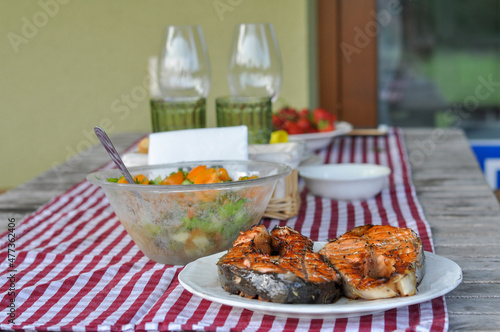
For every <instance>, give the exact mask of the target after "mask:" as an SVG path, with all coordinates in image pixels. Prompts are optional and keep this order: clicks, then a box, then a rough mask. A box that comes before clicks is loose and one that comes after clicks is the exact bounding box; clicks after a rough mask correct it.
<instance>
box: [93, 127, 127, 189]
mask: <svg viewBox="0 0 500 332" xmlns="http://www.w3.org/2000/svg"><path fill="white" fill-rule="evenodd" d="M94 132H95V134H96V136H97V138H98V139H99V141H101V143H102V145H103V146H104V148H105V149H106V152H108V155H109V157H110V158H111V160H113V162H114V163H115V165H116V166H117V167H118V169H120V171H121V172H122V174H123V176H124V177H125V179H126V180H127V182H128V183H130V184H134V183H135V181H134V179H133V178H132V176H131V175H130V173H129V172H128V169H127V167H126V166H125V164H124V163H123V161H122V158H120V155H119V154H118V152H117V151H116V149H115V147H114V146H113V143H111V140H110V139H109V137H108V135H107V134H106V132H105V131H104V130H103V129H102V128H101V127H99V126H96V127H94Z"/></svg>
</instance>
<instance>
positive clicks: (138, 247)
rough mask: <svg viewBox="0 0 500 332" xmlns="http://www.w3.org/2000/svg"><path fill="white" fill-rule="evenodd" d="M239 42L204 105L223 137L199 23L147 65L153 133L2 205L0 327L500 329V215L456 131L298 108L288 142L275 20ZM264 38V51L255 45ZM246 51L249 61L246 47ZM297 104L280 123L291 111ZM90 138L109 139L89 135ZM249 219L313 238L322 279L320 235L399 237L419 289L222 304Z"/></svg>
mask: <svg viewBox="0 0 500 332" xmlns="http://www.w3.org/2000/svg"><path fill="white" fill-rule="evenodd" d="M234 36H235V37H234V40H233V43H232V45H233V47H234V52H233V48H232V51H231V52H232V54H234V57H232V58H231V61H230V65H229V67H228V68H229V70H228V81H229V86H230V88H231V95H230V96H220V97H217V98H216V100H215V103H216V105H215V106H216V118H217V126H216V127H217V128H207V127H206V97H207V95H208V92H209V89H210V66H209V63H208V56H207V53H206V47H205V45H204V40H203V33H202V31H201V28H200V27H196V26H181V27H179V26H170V27H167V29H166V37H165V42H164V45H165V47H164V49H163V51H162V53H161V54H160V57H159V59H157V60H153V61H152V62H151V63H150V65H151V66H150V70H152V71H153V72H155V73H156V74H157V81H156V83H155V81H152V84H151V86H150V94H151V101H150V108H151V119H152V127H153V131H152V132H151V133H116V134H112V135H110V138H111V141H110V142H106V141H102V140H101V142H102V143H103V144H102V145H101V144H95V145H94V146H92V147H91V148H89V149H87V150H84V151H81V152H80V153H79V154H77V155H76V156H74V157H73V158H72V159H69V160H67V161H66V162H65V163H63V164H61V165H58V166H55V167H53V168H52V169H51V170H49V171H47V172H45V173H43V174H41V175H40V176H38V177H36V178H35V179H32V180H30V181H27V182H26V183H24V184H22V185H20V186H19V187H17V188H14V189H12V190H10V191H8V192H6V193H5V194H3V195H0V214H1V216H2V220H3V221H4V229H3V230H5V232H4V233H3V234H2V239H3V240H2V242H1V243H0V247H1V249H0V250H1V251H0V255H1V261H0V271H1V273H2V277H3V278H4V283H3V284H2V291H1V293H2V300H1V303H2V305H3V308H5V309H4V310H3V312H4V313H5V314H4V316H3V317H1V318H0V329H1V330H19V331H29V330H44V331H52V330H54V331H55V330H58V331H59V330H62V331H70V330H71V331H74V330H78V331H80V330H81V331H101V330H105V331H133V330H139V331H171V330H174V331H184V330H185V331H215V330H221V331H226V330H231V331H304V330H311V331H316V330H341V331H396V330H398V331H402V330H405V331H406V330H407V331H447V330H460V329H464V330H476V329H486V330H487V329H494V328H495V327H496V326H497V325H498V324H500V312H499V311H498V310H499V309H497V308H499V307H500V306H499V304H500V297H498V296H497V295H496V286H497V284H498V280H499V278H498V268H497V267H496V266H494V265H493V264H492V263H493V262H495V261H497V260H498V254H497V253H496V252H497V250H496V249H497V248H498V244H497V242H498V241H497V239H496V238H495V234H496V233H497V232H498V227H499V221H500V207H499V204H498V201H497V200H496V198H495V197H494V195H493V193H492V192H491V190H490V189H489V187H488V185H487V184H486V182H485V180H484V177H483V176H482V173H481V170H480V169H479V167H478V164H477V162H476V161H475V159H474V157H473V155H472V153H471V151H470V149H469V147H468V144H467V141H466V139H465V137H464V135H463V133H462V132H461V131H459V130H453V129H448V130H442V129H437V128H428V129H403V128H397V127H384V128H382V129H383V130H379V131H376V132H375V133H374V132H373V131H369V132H368V133H367V132H363V131H356V130H352V129H353V128H352V125H350V124H349V123H345V122H342V121H337V119H336V118H335V117H331V118H330V117H328V115H321V116H319V115H318V117H319V118H317V117H316V115H315V114H313V113H314V111H313V110H311V111H309V110H305V114H306V115H305V116H306V117H307V118H309V119H314V121H313V120H311V124H310V125H314V126H316V127H315V128H314V130H315V132H312V129H310V131H309V132H307V133H299V132H293V130H292V129H291V126H290V125H287V124H286V123H281V122H280V121H279V120H280V119H279V118H274V117H273V116H275V115H276V114H277V113H276V112H275V111H273V103H274V102H275V101H276V98H277V96H278V94H279V90H280V87H281V60H280V54H279V48H278V46H277V42H276V38H275V36H274V32H273V28H272V25H270V24H267V25H259V24H242V25H237V27H236V28H235V33H234ZM259 38H262V40H264V42H263V43H264V44H266V47H264V48H262V49H258V51H256V45H259V43H258V42H257V41H256V40H259ZM188 45H189V46H191V47H193V45H196V46H194V48H195V51H194V52H192V54H190V56H192V57H194V58H196V60H195V61H188V62H186V59H185V58H184V57H185V55H186V52H187V51H188V50H189V47H188ZM245 46H246V47H245ZM245 49H246V50H250V51H251V52H250V53H248V54H241V53H240V52H241V51H242V50H245ZM264 50H267V51H269V52H270V53H269V54H267V56H263V55H262V52H264ZM191 51H192V50H191ZM264 53H265V52H264ZM257 59H260V60H262V61H263V62H266V63H267V65H266V68H270V69H269V71H267V72H264V73H260V74H262V75H264V76H262V75H260V74H259V75H254V74H255V72H253V71H254V70H255V68H256V67H259V65H258V61H257ZM191 60H192V59H191ZM193 62H194V63H196V65H195V67H196V70H194V69H193V68H191V67H190V66H191V65H192V64H193ZM245 66H250V67H251V70H250V71H249V70H248V68H245ZM191 69H193V70H192V71H191V72H190V74H189V75H187V76H186V72H187V71H190V70H191ZM249 72H250V74H249ZM252 73H253V74H252ZM263 77H264V78H263ZM245 82H246V83H245ZM259 82H260V83H261V84H262V85H261V86H260V89H256V88H255V87H256V86H257V87H258V84H257V83H259ZM250 83H251V84H250ZM249 87H250V88H251V89H250V90H249ZM290 112H291V110H290V109H289V108H288V107H287V108H286V112H285V113H286V114H285V115H284V116H285V117H286V118H287V119H289V118H290V116H292V117H296V116H295V115H294V114H291V113H290ZM297 118H298V115H297ZM323 129H324V130H323ZM283 131H288V133H283ZM280 132H281V133H280ZM96 134H98V136H99V139H102V138H103V137H104V138H106V135H105V134H104V133H103V132H102V129H100V128H98V127H96ZM280 135H284V136H280ZM283 137H285V138H286V139H283ZM273 140H276V141H275V142H273ZM145 142H146V143H145ZM271 143H272V144H271ZM113 145H114V147H113ZM145 145H146V148H145V151H144V146H145ZM115 148H116V152H117V154H115V152H114V151H113V149H115ZM108 153H109V154H108ZM118 154H119V155H118ZM290 156H291V159H290V160H285V159H287V158H288V157H290ZM110 157H111V160H110ZM121 163H123V164H124V165H123V166H122V165H121ZM117 165H119V166H120V167H118V168H117V167H116V166H117ZM200 167H201V169H200ZM127 168H128V171H130V174H128V171H127ZM204 171H206V172H204ZM201 174H203V177H201ZM132 177H133V178H132ZM127 179H128V180H127ZM142 184H145V185H142ZM325 184H326V185H325ZM221 205H224V206H223V208H221ZM255 225H262V226H264V228H265V229H266V230H269V231H271V230H273V229H279V228H283V229H286V230H290V229H291V230H293V231H294V232H298V233H300V234H301V235H300V236H303V237H307V238H308V239H307V241H311V243H313V244H314V250H312V249H310V250H309V249H308V250H309V251H311V252H308V254H311V255H317V256H319V257H320V258H319V261H320V262H322V263H325V264H326V265H328V266H329V268H330V269H333V268H332V267H331V266H330V265H329V264H327V263H326V260H327V258H325V257H324V256H321V255H320V254H319V253H317V252H318V251H319V250H320V249H321V248H325V246H326V244H327V243H329V241H332V240H334V239H336V238H339V237H340V236H342V235H343V234H346V233H347V232H349V231H351V230H353V229H365V227H366V226H367V227H371V226H370V225H374V226H373V227H379V226H383V227H391V228H390V229H395V230H398V231H399V230H407V231H408V232H410V233H411V234H412V236H414V238H413V239H417V240H414V241H415V242H413V243H412V245H415V247H416V248H417V247H418V250H420V253H419V255H418V261H417V262H416V263H414V265H412V266H411V267H410V268H408V269H407V270H405V271H404V278H407V279H404V280H405V282H407V280H410V283H411V282H413V285H411V286H413V287H414V289H413V290H414V292H412V291H411V289H410V291H407V289H406V288H407V285H406V284H405V285H401V284H399V283H398V284H397V286H394V285H391V287H392V288H390V291H388V292H389V293H390V292H393V294H392V293H391V295H390V296H389V295H387V296H379V297H378V298H376V299H369V297H366V298H361V299H355V298H348V292H347V291H346V290H345V286H344V288H343V289H342V291H341V290H340V288H339V289H336V290H335V291H336V292H337V294H338V296H332V297H328V296H326V297H325V300H324V301H323V300H317V299H316V298H315V296H311V298H312V299H313V300H317V302H318V303H312V301H310V302H284V301H282V302H280V301H278V300H276V301H270V300H266V298H265V296H264V295H262V294H261V293H259V296H246V294H244V293H242V294H240V295H241V296H239V295H237V294H231V293H230V292H228V291H227V287H223V286H224V280H223V273H224V271H223V269H222V268H221V267H220V265H218V262H221V261H222V259H223V257H225V256H224V255H225V254H226V253H227V252H228V250H230V248H231V247H232V246H237V242H238V241H239V240H240V238H239V237H238V236H239V235H240V234H249V233H247V231H248V230H249V229H250V231H251V230H254V229H257V227H255V228H251V227H252V226H255ZM358 227H360V228H358ZM214 229H215V231H214ZM259 229H262V228H259ZM250 231H248V232H250ZM240 232H245V233H240ZM241 236H243V235H241ZM237 238H238V240H237ZM388 239H389V240H391V241H392V237H388ZM235 240H236V241H235ZM233 241H235V242H233ZM257 242H258V241H257V240H255V241H254V240H252V241H251V243H252V245H256V243H257ZM308 243H309V242H308ZM383 243H384V245H385V242H383ZM273 246H274V244H273ZM406 248H408V246H407V247H406ZM259 250H260V249H259ZM312 251H314V253H313V252H312ZM260 254H262V255H263V251H262V252H261V251H259V255H260ZM317 256H314V257H317ZM221 257H222V258H221ZM344 258H345V256H344ZM399 258H400V257H398V259H399ZM273 259H276V260H273V261H272V262H273V264H277V263H276V262H277V258H273ZM369 260H370V262H371V260H376V258H370V259H369ZM244 262H245V263H244V264H246V263H248V262H247V261H244ZM248 264H250V263H248ZM332 264H333V263H332ZM332 273H333V274H335V273H336V272H335V271H334V272H332ZM370 273H375V272H373V271H369V272H368V274H370ZM377 273H378V272H377ZM263 274H264V275H265V273H263ZM393 275H397V276H398V277H399V275H398V274H397V273H396V272H394V273H393V274H392V275H391V276H390V277H384V278H381V277H377V278H378V280H382V279H383V280H384V281H385V282H389V281H391V280H392V279H391V278H392V276H393ZM408 275H409V276H408ZM286 276H288V277H289V276H290V274H288V273H287V274H286ZM370 277H372V276H371V275H370ZM238 278H239V277H236V276H235V277H234V279H233V281H235V283H239V282H240V279H241V278H239V279H238ZM271 278H273V276H271ZM280 278H281V276H280ZM294 278H298V279H301V278H299V277H297V276H296V275H295V276H294ZM373 278H375V277H373ZM340 279H341V278H340V276H339V277H338V278H337V279H336V280H337V281H338V282H339V284H338V285H337V286H336V287H340V282H341V281H340ZM259 280H260V279H259ZM266 280H267V279H266ZM294 280H296V279H294ZM236 281H237V282H236ZM343 282H344V285H345V283H346V281H345V278H344V279H343ZM391 282H392V281H391ZM397 282H399V281H397ZM297 283H300V281H297ZM294 285H296V284H294ZM225 286H227V285H225ZM293 287H295V286H293ZM410 288H411V287H410ZM302 291H303V290H299V291H295V288H293V290H291V291H290V292H291V293H294V294H295V293H297V292H299V293H300V292H302ZM328 292H332V293H333V290H328ZM295 295H297V294H295ZM297 297H298V295H297ZM327 299H329V300H327ZM273 300H274V299H273Z"/></svg>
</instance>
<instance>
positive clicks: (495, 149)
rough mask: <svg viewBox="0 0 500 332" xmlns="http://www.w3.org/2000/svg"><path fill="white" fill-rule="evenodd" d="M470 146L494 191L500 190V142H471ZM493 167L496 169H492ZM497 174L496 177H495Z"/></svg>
mask: <svg viewBox="0 0 500 332" xmlns="http://www.w3.org/2000/svg"><path fill="white" fill-rule="evenodd" d="M470 146H471V149H472V151H473V152H474V154H475V155H476V159H477V161H478V163H479V166H481V169H482V170H483V173H484V174H485V176H486V180H487V181H488V183H489V185H490V186H491V187H492V189H495V190H496V189H499V188H500V140H470ZM497 164H498V165H497ZM492 167H493V168H495V169H491V168H492ZM495 173H496V176H494V175H493V174H495ZM492 175H493V176H492Z"/></svg>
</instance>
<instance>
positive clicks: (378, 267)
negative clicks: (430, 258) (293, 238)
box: [319, 225, 425, 299]
mask: <svg viewBox="0 0 500 332" xmlns="http://www.w3.org/2000/svg"><path fill="white" fill-rule="evenodd" d="M319 253H320V254H321V255H323V256H324V257H325V258H326V259H327V260H328V261H329V262H330V263H331V264H332V266H333V267H334V268H335V270H336V271H337V272H338V273H339V274H340V275H341V277H342V286H343V287H342V288H343V292H344V295H345V296H346V297H348V298H351V299H356V298H364V299H379V298H389V297H395V296H410V295H414V294H415V293H416V290H417V285H418V283H419V282H420V281H421V279H422V277H423V274H424V271H425V257H424V252H423V248H422V242H421V240H420V238H419V237H418V235H417V234H416V233H415V232H414V231H413V230H411V229H410V228H397V227H392V226H373V225H364V226H359V227H356V228H355V229H353V230H351V231H349V232H347V233H345V234H344V235H342V236H340V237H338V238H336V239H334V240H332V241H331V242H329V243H327V244H326V245H325V246H324V247H323V248H322V249H321V250H320V251H319Z"/></svg>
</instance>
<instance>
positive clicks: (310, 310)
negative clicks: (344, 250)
mask: <svg viewBox="0 0 500 332" xmlns="http://www.w3.org/2000/svg"><path fill="white" fill-rule="evenodd" d="M324 244H325V242H316V243H315V249H316V250H318V249H319V248H321V247H322V246H323V245H324ZM224 253H225V252H221V253H218V254H214V255H211V256H206V257H202V258H200V259H198V260H196V261H194V262H192V263H189V264H188V265H186V267H185V268H184V269H183V270H182V271H181V273H180V274H179V282H180V283H181V285H182V286H183V287H184V288H185V289H186V290H188V291H189V292H191V293H193V294H195V295H198V296H200V297H202V298H205V299H207V300H210V301H213V302H217V303H220V304H227V305H230V306H234V307H239V308H245V309H248V310H252V311H255V312H260V313H262V314H268V315H274V316H283V317H288V316H291V317H298V318H344V317H354V316H363V315H368V314H374V313H377V312H381V311H385V310H389V309H393V308H398V307H404V306H408V305H412V304H416V303H422V302H425V301H429V300H432V299H434V298H436V297H439V296H441V295H444V294H446V293H448V292H450V291H452V290H453V289H455V288H456V287H457V286H458V285H459V284H460V282H461V281H462V270H461V269H460V267H459V266H458V265H457V264H456V263H455V262H453V261H451V260H449V259H447V258H444V257H441V256H438V255H435V254H432V253H430V252H425V259H426V271H425V275H424V278H423V279H422V282H421V283H420V285H419V286H418V289H417V294H415V295H413V296H408V297H397V298H391V299H381V300H369V301H368V300H349V299H347V298H345V297H342V298H340V299H339V300H338V301H337V302H335V303H332V304H279V303H270V302H262V301H259V300H253V299H246V298H242V297H239V296H238V295H232V294H229V293H227V292H226V291H225V290H224V289H223V288H222V287H221V285H220V283H219V276H218V271H217V266H216V263H217V261H218V260H219V258H220V257H221V256H222V255H223V254H224Z"/></svg>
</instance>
